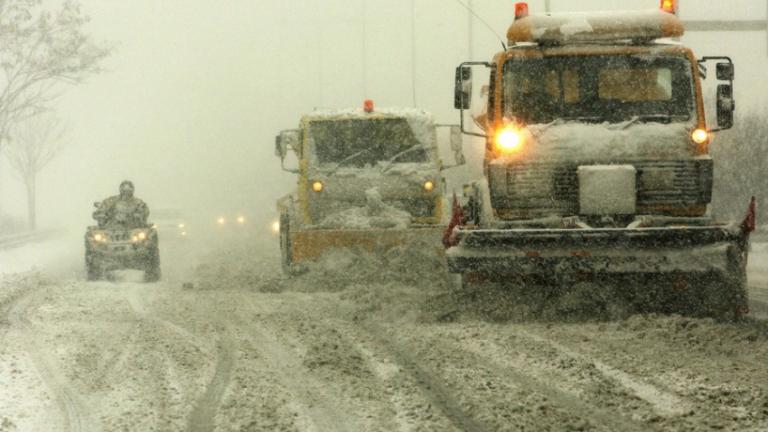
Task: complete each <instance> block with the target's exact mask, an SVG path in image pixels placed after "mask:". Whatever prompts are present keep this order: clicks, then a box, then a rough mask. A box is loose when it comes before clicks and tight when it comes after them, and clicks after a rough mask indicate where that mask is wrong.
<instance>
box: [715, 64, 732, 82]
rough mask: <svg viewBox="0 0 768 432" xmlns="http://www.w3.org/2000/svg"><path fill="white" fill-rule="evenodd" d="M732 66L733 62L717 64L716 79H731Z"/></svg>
mask: <svg viewBox="0 0 768 432" xmlns="http://www.w3.org/2000/svg"><path fill="white" fill-rule="evenodd" d="M733 77H734V67H733V63H718V64H717V79H719V80H722V81H733Z"/></svg>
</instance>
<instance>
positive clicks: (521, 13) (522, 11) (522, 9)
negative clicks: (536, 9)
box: [515, 2, 528, 20]
mask: <svg viewBox="0 0 768 432" xmlns="http://www.w3.org/2000/svg"><path fill="white" fill-rule="evenodd" d="M527 16H528V3H526V2H518V3H515V20H519V19H520V18H525V17H527Z"/></svg>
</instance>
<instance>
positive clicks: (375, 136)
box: [309, 118, 427, 167]
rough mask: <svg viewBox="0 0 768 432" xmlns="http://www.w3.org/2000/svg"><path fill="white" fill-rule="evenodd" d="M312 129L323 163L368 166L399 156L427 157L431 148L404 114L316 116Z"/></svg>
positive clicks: (403, 159) (406, 158)
mask: <svg viewBox="0 0 768 432" xmlns="http://www.w3.org/2000/svg"><path fill="white" fill-rule="evenodd" d="M309 129H310V134H311V137H312V139H313V141H314V148H315V152H316V154H317V157H318V159H319V161H320V163H341V162H343V164H344V165H346V166H354V167H364V166H367V165H376V164H377V163H378V162H383V161H389V160H390V159H392V158H394V157H395V156H397V162H425V161H427V149H426V148H425V147H423V146H422V143H421V142H420V141H419V140H418V138H417V137H416V135H415V134H414V133H413V130H412V129H411V126H410V125H409V124H408V121H407V120H406V119H403V118H392V119H348V120H316V121H313V122H311V123H310V126H309ZM420 146H421V147H420ZM408 150H411V151H408Z"/></svg>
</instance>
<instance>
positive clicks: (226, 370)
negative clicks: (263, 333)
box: [187, 334, 235, 432]
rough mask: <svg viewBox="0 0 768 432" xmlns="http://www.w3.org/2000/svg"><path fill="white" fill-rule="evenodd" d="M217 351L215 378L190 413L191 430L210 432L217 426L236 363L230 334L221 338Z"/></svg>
mask: <svg viewBox="0 0 768 432" xmlns="http://www.w3.org/2000/svg"><path fill="white" fill-rule="evenodd" d="M217 353H218V355H217V358H216V369H215V371H214V373H213V378H211V382H210V383H209V384H208V386H207V387H206V389H205V393H203V396H202V397H201V398H200V399H198V401H197V403H196V404H195V406H194V408H193V409H192V413H191V414H190V415H189V421H188V425H187V431H189V432H208V431H212V430H214V428H215V426H216V413H217V412H218V411H219V406H220V405H221V398H222V396H223V395H224V391H225V390H226V389H227V386H228V385H229V382H230V379H231V377H232V369H233V367H234V364H235V355H234V344H233V342H232V340H231V339H230V338H229V336H228V335H226V334H225V335H224V336H223V337H222V339H221V340H219V343H218V346H217Z"/></svg>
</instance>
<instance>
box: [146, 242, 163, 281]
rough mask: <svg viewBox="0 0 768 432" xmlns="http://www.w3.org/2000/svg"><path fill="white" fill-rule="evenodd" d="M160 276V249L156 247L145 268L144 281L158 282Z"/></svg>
mask: <svg viewBox="0 0 768 432" xmlns="http://www.w3.org/2000/svg"><path fill="white" fill-rule="evenodd" d="M160 276H161V271H160V251H159V250H158V249H157V247H155V248H154V249H152V252H151V253H150V255H149V260H148V262H147V268H146V269H145V270H144V282H157V281H159V280H160Z"/></svg>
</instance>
